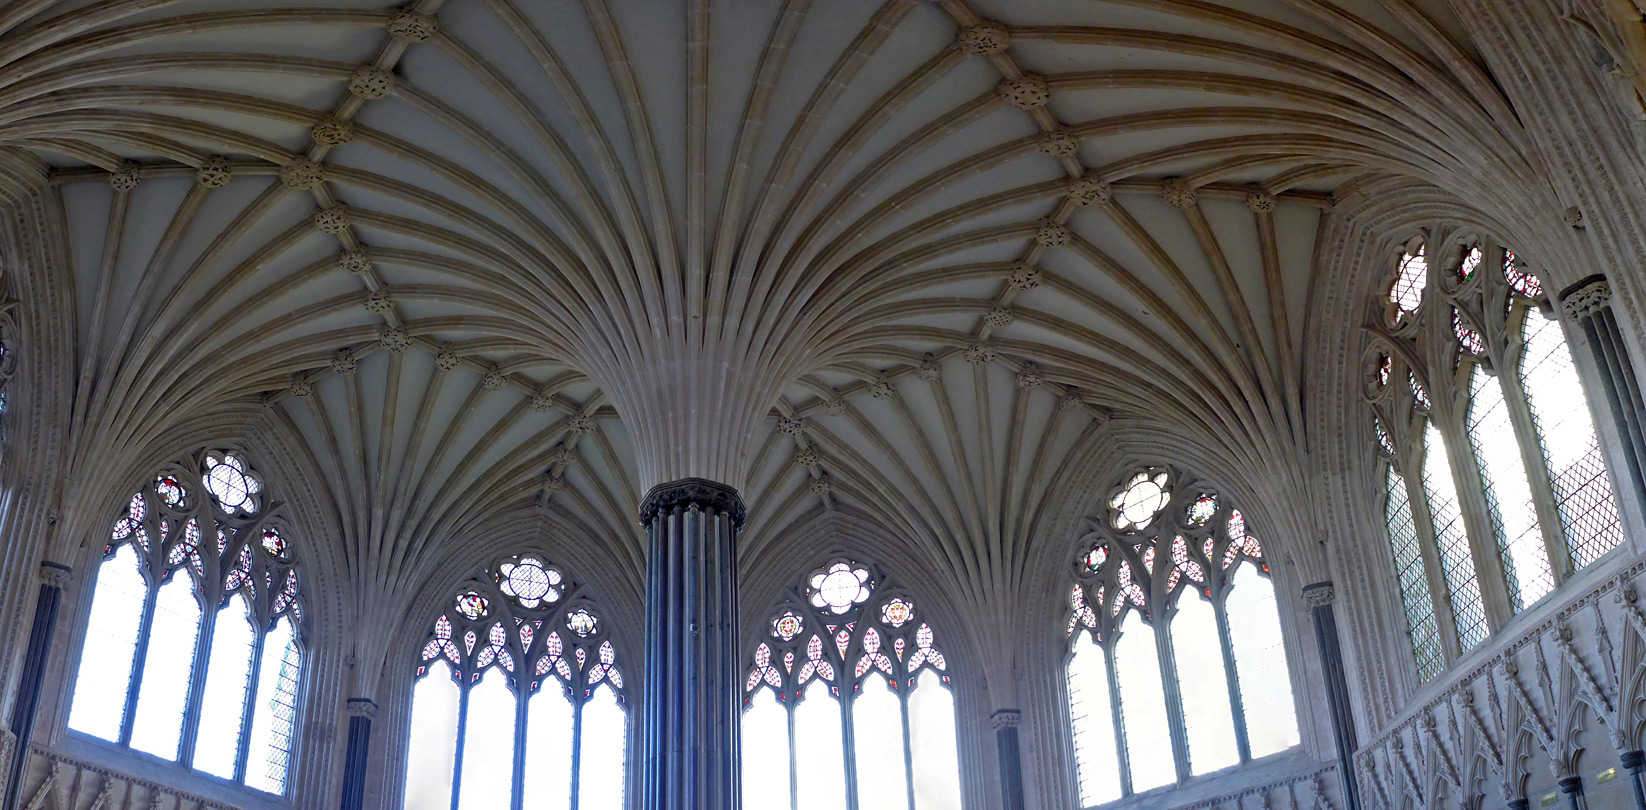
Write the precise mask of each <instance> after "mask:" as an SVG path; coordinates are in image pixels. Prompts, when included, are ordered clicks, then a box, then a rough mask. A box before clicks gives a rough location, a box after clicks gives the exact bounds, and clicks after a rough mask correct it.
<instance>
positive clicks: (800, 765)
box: [794, 680, 846, 810]
mask: <svg viewBox="0 0 1646 810" xmlns="http://www.w3.org/2000/svg"><path fill="white" fill-rule="evenodd" d="M841 735H842V731H841V726H840V704H838V703H836V702H835V699H834V696H833V695H830V694H829V687H828V685H827V684H825V683H824V682H823V681H821V680H814V681H812V683H811V685H810V686H807V687H806V692H805V696H804V697H803V698H802V699H801V701H800V703H799V705H797V706H795V707H794V756H795V763H796V765H795V782H796V784H795V788H796V791H795V792H796V795H797V797H798V798H799V802H798V805H797V807H798V810H846V756H845V752H844V750H843V748H842V739H843V738H842V736H841Z"/></svg>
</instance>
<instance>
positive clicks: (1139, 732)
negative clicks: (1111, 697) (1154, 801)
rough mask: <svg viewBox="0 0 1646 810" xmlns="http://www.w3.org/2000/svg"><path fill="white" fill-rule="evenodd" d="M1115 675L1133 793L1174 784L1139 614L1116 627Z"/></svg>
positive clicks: (1159, 691)
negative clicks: (1118, 633) (1118, 687)
mask: <svg viewBox="0 0 1646 810" xmlns="http://www.w3.org/2000/svg"><path fill="white" fill-rule="evenodd" d="M1114 670H1115V680H1117V681H1118V682H1119V685H1120V716H1121V722H1122V724H1123V725H1124V727H1125V730H1126V754H1127V761H1128V762H1130V764H1131V768H1132V791H1133V792H1135V793H1142V792H1143V791H1145V790H1149V789H1150V788H1157V787H1160V786H1161V785H1169V784H1171V783H1173V782H1175V781H1177V767H1176V765H1175V764H1174V763H1175V760H1174V759H1173V757H1172V737H1171V732H1170V730H1169V727H1168V726H1167V725H1166V690H1165V688H1164V687H1163V686H1162V683H1161V677H1160V656H1159V654H1158V653H1157V652H1156V651H1155V641H1154V628H1151V627H1150V626H1149V625H1148V624H1146V623H1144V621H1143V617H1142V615H1141V614H1140V613H1139V612H1138V611H1135V610H1134V611H1131V612H1130V613H1128V614H1127V615H1126V621H1125V623H1124V624H1123V625H1122V626H1121V628H1120V636H1119V637H1118V639H1117V640H1116V641H1115V648H1114Z"/></svg>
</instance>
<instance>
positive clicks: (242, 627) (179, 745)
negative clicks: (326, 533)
mask: <svg viewBox="0 0 1646 810" xmlns="http://www.w3.org/2000/svg"><path fill="white" fill-rule="evenodd" d="M281 511H282V510H281V506H280V505H279V504H274V503H266V502H265V500H264V492H263V482H262V480H261V479H260V478H259V477H258V476H257V475H256V473H254V472H253V471H252V470H251V469H250V467H249V466H248V465H247V463H246V461H245V458H244V457H243V456H241V455H239V454H238V453H235V452H232V451H222V450H209V451H206V452H204V453H201V454H199V455H198V456H195V457H192V458H188V459H181V460H179V461H177V462H174V463H172V464H168V465H167V466H166V467H165V468H164V469H163V470H161V471H160V472H159V473H158V474H157V475H155V476H154V477H153V478H152V479H151V480H150V481H149V482H148V483H147V484H145V485H144V486H143V488H142V489H140V490H138V491H137V492H136V493H135V494H133V495H132V497H131V499H130V500H129V501H128V502H127V504H126V508H125V510H124V513H123V514H122V515H121V516H120V517H119V518H117V519H116V520H115V521H114V527H113V529H112V530H111V532H110V533H109V535H108V537H107V538H105V540H104V545H103V553H102V558H101V562H100V564H99V565H98V568H97V575H96V578H95V580H94V584H93V586H92V595H91V611H90V614H89V616H88V619H87V628H86V635H85V642H84V645H83V648H82V651H81V655H80V664H79V670H78V674H77V676H76V679H75V685H74V696H73V701H72V704H71V708H70V712H69V727H70V728H71V729H74V730H76V731H79V732H82V733H85V734H88V735H91V736H93V737H99V738H102V739H104V740H107V741H109V742H113V743H117V744H119V745H122V746H128V747H130V748H132V749H134V750H138V751H142V752H144V753H147V754H152V755H154V756H157V757H160V758H162V759H168V760H176V761H179V762H181V763H183V764H185V765H188V766H190V767H192V768H193V769H194V770H196V771H199V772H202V773H206V774H210V775H213V776H217V777H221V778H224V779H230V780H233V781H237V782H242V783H244V784H246V785H248V786H250V787H253V788H256V789H258V790H262V791H265V792H269V793H275V794H283V793H285V791H286V785H287V776H288V773H289V770H290V766H291V756H292V753H293V750H294V743H295V734H296V727H295V726H296V723H295V721H296V714H297V703H298V699H299V696H300V694H301V692H300V684H301V678H302V673H303V657H304V656H303V596H302V591H301V588H300V584H299V576H298V570H297V565H296V561H295V559H294V556H295V555H293V553H292V549H291V547H290V542H289V540H288V539H287V536H288V529H287V528H286V527H285V526H284V524H283V522H282V519H281V517H280V513H281ZM202 667H203V670H202V669H201V668H202Z"/></svg>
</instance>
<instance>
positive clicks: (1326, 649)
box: [1303, 582, 1360, 810]
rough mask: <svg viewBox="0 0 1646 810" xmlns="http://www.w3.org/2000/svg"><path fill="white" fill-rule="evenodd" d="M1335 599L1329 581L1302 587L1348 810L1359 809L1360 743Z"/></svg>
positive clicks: (1345, 804)
mask: <svg viewBox="0 0 1646 810" xmlns="http://www.w3.org/2000/svg"><path fill="white" fill-rule="evenodd" d="M1334 599H1335V591H1334V590H1333V588H1332V583H1330V582H1317V583H1315V584H1313V585H1310V586H1308V587H1306V588H1304V589H1303V601H1304V603H1305V604H1307V605H1309V608H1310V613H1311V614H1313V618H1314V626H1315V643H1316V645H1318V647H1319V649H1320V670H1321V674H1322V675H1323V676H1324V678H1325V680H1326V702H1327V708H1328V709H1329V710H1330V714H1331V718H1332V739H1333V741H1334V742H1335V743H1336V744H1337V772H1338V773H1339V774H1340V775H1341V776H1342V778H1343V803H1344V806H1345V810H1360V791H1359V788H1358V786H1357V785H1356V783H1355V778H1354V752H1355V749H1356V748H1359V747H1360V742H1359V740H1358V739H1357V737H1356V734H1355V716H1354V710H1353V708H1352V707H1351V706H1350V705H1349V681H1348V678H1347V677H1346V676H1345V675H1344V672H1343V648H1342V647H1341V646H1340V645H1339V643H1338V637H1337V615H1336V614H1335V613H1334V612H1333V609H1332V603H1333V601H1334Z"/></svg>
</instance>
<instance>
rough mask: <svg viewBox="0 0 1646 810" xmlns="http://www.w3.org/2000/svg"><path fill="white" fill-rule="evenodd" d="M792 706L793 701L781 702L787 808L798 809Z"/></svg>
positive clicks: (790, 809) (798, 796) (797, 766)
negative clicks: (786, 739)
mask: <svg viewBox="0 0 1646 810" xmlns="http://www.w3.org/2000/svg"><path fill="white" fill-rule="evenodd" d="M795 691H796V692H799V691H800V690H798V689H796V690H795ZM794 708H795V701H784V702H783V709H784V711H783V714H784V715H785V716H786V717H787V718H788V722H789V810H799V808H800V787H799V785H800V765H799V763H798V762H797V761H796V760H795V753H794V750H795V745H796V740H795V738H794Z"/></svg>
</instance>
